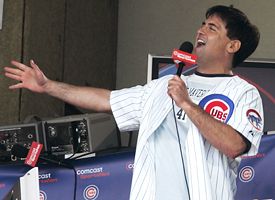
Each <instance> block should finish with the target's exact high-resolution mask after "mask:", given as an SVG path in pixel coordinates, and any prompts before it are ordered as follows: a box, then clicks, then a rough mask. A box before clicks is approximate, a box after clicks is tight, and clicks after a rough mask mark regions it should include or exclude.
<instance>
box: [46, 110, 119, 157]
mask: <svg viewBox="0 0 275 200" xmlns="http://www.w3.org/2000/svg"><path fill="white" fill-rule="evenodd" d="M42 126H43V130H44V141H45V149H46V151H48V152H51V154H53V155H65V154H74V153H84V152H96V151H100V150H104V149H109V148H114V147H118V144H119V139H118V132H117V126H116V123H115V120H114V118H113V116H112V115H111V114H105V113H93V114H81V115H70V116H65V117H60V118H55V119H50V120H46V121H42Z"/></svg>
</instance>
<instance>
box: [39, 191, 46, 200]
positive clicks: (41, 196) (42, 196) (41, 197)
mask: <svg viewBox="0 0 275 200" xmlns="http://www.w3.org/2000/svg"><path fill="white" fill-rule="evenodd" d="M39 200H47V194H46V192H44V191H43V190H40V192H39Z"/></svg>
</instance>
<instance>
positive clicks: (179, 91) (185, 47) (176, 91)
mask: <svg viewBox="0 0 275 200" xmlns="http://www.w3.org/2000/svg"><path fill="white" fill-rule="evenodd" d="M192 51H193V45H192V44H191V43H190V42H184V43H182V45H181V46H180V50H177V49H175V50H174V51H173V54H172V58H173V60H174V62H175V63H177V64H178V70H177V73H176V75H177V76H174V77H173V78H172V79H171V80H170V81H169V82H168V91H167V93H168V95H169V96H170V97H171V98H172V99H173V100H174V101H175V103H176V104H177V106H179V107H181V105H180V104H181V103H183V102H186V101H190V98H189V95H188V91H187V87H186V84H185V83H184V81H183V80H182V79H181V78H180V76H181V74H182V70H183V67H184V66H185V65H186V64H189V65H192V64H195V60H196V56H195V55H192V54H190V53H191V52H192Z"/></svg>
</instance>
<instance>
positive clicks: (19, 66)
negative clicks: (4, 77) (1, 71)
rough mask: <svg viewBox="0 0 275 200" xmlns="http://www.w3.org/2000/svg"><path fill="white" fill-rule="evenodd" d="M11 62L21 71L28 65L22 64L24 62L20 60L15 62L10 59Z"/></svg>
mask: <svg viewBox="0 0 275 200" xmlns="http://www.w3.org/2000/svg"><path fill="white" fill-rule="evenodd" d="M11 64H12V65H14V66H15V67H17V68H19V69H21V70H22V71H25V70H26V69H28V66H26V65H24V64H22V63H20V62H17V61H15V60H12V61H11Z"/></svg>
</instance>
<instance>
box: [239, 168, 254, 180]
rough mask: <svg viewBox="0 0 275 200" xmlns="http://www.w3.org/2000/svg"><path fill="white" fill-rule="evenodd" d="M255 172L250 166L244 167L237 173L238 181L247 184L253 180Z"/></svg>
mask: <svg viewBox="0 0 275 200" xmlns="http://www.w3.org/2000/svg"><path fill="white" fill-rule="evenodd" d="M254 174H255V171H254V169H253V167H251V166H245V167H243V168H242V169H241V170H240V171H239V179H240V180H241V181H242V182H244V183H247V182H249V181H251V180H252V179H253V178H254Z"/></svg>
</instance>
